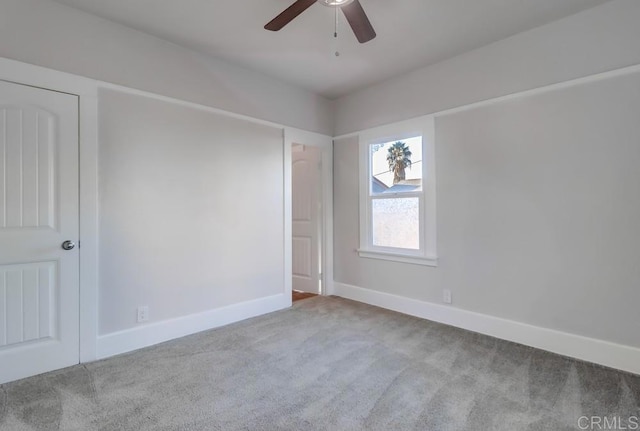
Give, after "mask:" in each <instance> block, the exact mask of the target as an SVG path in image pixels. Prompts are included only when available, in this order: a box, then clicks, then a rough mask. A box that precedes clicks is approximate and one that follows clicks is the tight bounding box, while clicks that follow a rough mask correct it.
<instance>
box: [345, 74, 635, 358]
mask: <svg viewBox="0 0 640 431" xmlns="http://www.w3.org/2000/svg"><path fill="white" fill-rule="evenodd" d="M638 112H640V72H635V73H633V74H628V75H623V76H617V77H612V78H608V79H605V80H598V81H594V82H589V83H583V84H580V85H577V86H573V87H568V88H562V89H556V90H553V91H549V92H544V93H540V94H537V95H528V96H523V97H520V98H514V99H511V100H508V101H502V102H499V103H496V104H491V105H488V106H481V107H477V108H473V109H470V110H465V111H461V112H458V113H452V114H449V115H443V116H439V117H437V118H436V165H437V183H438V190H437V205H438V215H437V219H438V229H437V231H438V232H437V237H438V255H439V266H438V267H437V268H430V267H423V266H417V265H408V264H401V263H395V262H387V261H380V260H372V259H361V258H359V257H358V255H357V253H356V252H355V250H354V249H355V248H357V245H358V233H357V232H358V229H357V226H358V204H357V202H358V199H357V196H358V181H357V175H358V173H357V166H358V164H357V158H358V140H357V138H345V139H343V140H340V141H338V142H337V143H336V145H335V149H334V156H335V164H334V166H335V190H334V194H335V205H334V211H335V226H334V232H335V238H334V244H335V269H334V270H335V279H336V281H338V282H341V283H346V284H349V285H354V286H359V287H363V288H368V289H372V290H375V291H381V292H387V293H392V294H396V295H400V296H404V297H407V298H413V299H418V300H422V301H427V302H432V303H441V298H442V290H443V289H451V290H452V291H453V298H454V307H457V308H461V309H465V310H470V311H474V312H478V313H482V314H485V315H489V316H496V317H500V318H505V319H508V320H513V321H517V322H523V323H527V324H530V325H534V326H538V327H542V328H550V329H554V330H558V331H562V332H567V333H570V334H577V335H582V336H586V337H590V338H595V339H599V340H606V341H610V342H614V343H619V344H623V345H628V346H634V347H640V330H639V326H638V319H637V304H638V303H640V290H639V289H638V280H640V266H638V264H637V257H638V256H640V230H639V229H638V220H640V169H638V166H639V165H640V145H639V144H638V143H639V142H640V122H638ZM398 274H402V277H398Z"/></svg>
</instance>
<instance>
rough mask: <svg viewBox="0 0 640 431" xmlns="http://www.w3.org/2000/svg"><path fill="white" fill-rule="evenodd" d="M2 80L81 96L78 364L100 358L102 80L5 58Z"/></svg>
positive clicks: (1, 66) (0, 65) (0, 63)
mask: <svg viewBox="0 0 640 431" xmlns="http://www.w3.org/2000/svg"><path fill="white" fill-rule="evenodd" d="M0 80H2V81H7V82H12V83H15V84H21V85H26V86H29V87H36V88H42V89H45V90H52V91H57V92H61V93H68V94H72V95H75V96H78V115H79V118H78V151H79V159H78V170H79V178H78V181H79V200H80V202H79V209H80V211H79V212H80V214H79V222H80V233H79V237H80V240H79V247H80V249H79V254H80V256H79V259H80V292H79V294H80V310H79V319H80V320H79V325H80V327H79V328H78V330H79V335H80V338H79V344H80V345H79V352H78V362H79V363H82V362H89V361H93V360H95V359H97V355H96V346H97V339H98V83H97V81H94V80H92V79H89V78H84V77H80V76H76V75H72V74H68V73H64V72H58V71H55V70H52V69H47V68H44V67H40V66H34V65H31V64H26V63H22V62H19V61H15V60H10V59H7V58H1V57H0Z"/></svg>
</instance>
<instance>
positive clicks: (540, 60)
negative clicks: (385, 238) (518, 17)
mask: <svg viewBox="0 0 640 431" xmlns="http://www.w3.org/2000/svg"><path fill="white" fill-rule="evenodd" d="M639 22H640V1H638V0H614V1H612V2H608V3H605V4H604V5H602V6H599V7H595V8H592V9H588V10H586V11H584V12H581V13H578V14H576V15H573V16H570V17H568V18H565V19H562V20H559V21H556V22H553V23H550V24H547V25H544V26H541V27H538V28H535V29H533V30H530V31H527V32H524V33H520V34H518V35H515V36H513V37H510V38H507V39H504V40H501V41H498V42H496V43H493V44H491V45H488V46H486V47H483V48H479V49H477V50H474V51H471V52H469V53H466V54H463V55H460V56H458V57H454V58H452V59H450V60H447V61H444V62H441V63H438V64H436V65H433V66H430V67H426V68H423V69H419V70H416V71H413V72H411V73H409V74H407V75H404V76H400V77H396V78H392V79H390V80H388V81H386V82H383V83H380V84H377V85H374V86H372V87H369V88H367V89H364V90H362V91H359V92H356V93H354V94H351V95H348V96H345V97H343V98H340V99H337V100H336V101H335V102H334V103H335V121H336V123H335V136H339V135H342V134H346V133H349V132H354V131H358V130H364V129H367V128H370V127H373V126H378V125H382V124H387V123H392V122H395V121H401V120H406V119H409V118H413V117H417V116H421V115H425V114H431V113H434V112H439V111H443V110H445V109H448V108H452V107H457V106H462V105H466V104H469V103H473V102H477V101H481V100H486V99H490V98H493V97H497V96H503V95H506V94H511V93H515V92H519V91H523V90H528V89H532V88H538V87H541V86H544V85H548V84H552V83H556V82H562V81H566V80H569V79H574V78H578V77H583V76H588V75H592V74H595V73H598V72H603V71H607V70H612V69H617V68H620V67H623V66H628V65H632V64H638V63H640V44H639V43H638V40H640V25H638V23H639Z"/></svg>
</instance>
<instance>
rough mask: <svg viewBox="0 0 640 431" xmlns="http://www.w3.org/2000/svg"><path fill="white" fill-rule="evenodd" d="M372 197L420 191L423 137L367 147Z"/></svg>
mask: <svg viewBox="0 0 640 431" xmlns="http://www.w3.org/2000/svg"><path fill="white" fill-rule="evenodd" d="M369 148H370V150H371V173H372V175H371V193H372V194H374V195H376V194H381V193H402V192H416V191H420V190H421V189H422V136H416V137H415V138H409V139H402V140H400V141H391V142H386V143H384V144H373V145H370V147H369Z"/></svg>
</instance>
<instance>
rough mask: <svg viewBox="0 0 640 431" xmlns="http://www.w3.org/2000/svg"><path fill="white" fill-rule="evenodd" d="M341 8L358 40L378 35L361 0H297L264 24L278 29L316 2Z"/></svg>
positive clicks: (272, 28) (366, 39) (362, 40)
mask: <svg viewBox="0 0 640 431" xmlns="http://www.w3.org/2000/svg"><path fill="white" fill-rule="evenodd" d="M316 2H318V3H320V4H323V5H325V6H328V7H333V8H340V9H341V10H342V12H343V13H344V16H345V18H347V21H348V22H349V25H350V26H351V29H352V30H353V32H354V33H355V35H356V38H357V39H358V42H360V43H365V42H369V41H370V40H371V39H373V38H375V37H376V32H375V30H374V29H373V26H372V25H371V22H370V21H369V18H368V17H367V14H366V13H365V12H364V9H363V8H362V5H361V4H360V1H359V0H297V1H296V2H294V3H293V4H292V5H291V6H289V7H288V8H287V9H285V10H284V12H282V13H281V14H280V15H278V16H277V17H275V18H274V19H272V20H271V21H270V22H269V23H268V24H267V25H265V26H264V28H265V29H266V30H271V31H278V30H280V29H282V28H283V27H284V26H285V25H287V24H289V23H290V22H291V21H293V20H294V19H295V18H296V17H297V16H298V15H300V14H301V13H302V12H304V11H305V10H307V9H308V8H309V7H311V6H312V5H313V4H314V3H316Z"/></svg>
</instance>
